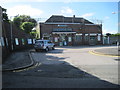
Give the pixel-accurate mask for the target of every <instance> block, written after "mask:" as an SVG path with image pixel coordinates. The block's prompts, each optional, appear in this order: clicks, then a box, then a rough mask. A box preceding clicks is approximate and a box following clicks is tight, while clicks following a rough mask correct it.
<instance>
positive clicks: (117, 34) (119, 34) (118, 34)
mask: <svg viewBox="0 0 120 90" xmlns="http://www.w3.org/2000/svg"><path fill="white" fill-rule="evenodd" d="M110 36H120V33H116V34H111V35H110Z"/></svg>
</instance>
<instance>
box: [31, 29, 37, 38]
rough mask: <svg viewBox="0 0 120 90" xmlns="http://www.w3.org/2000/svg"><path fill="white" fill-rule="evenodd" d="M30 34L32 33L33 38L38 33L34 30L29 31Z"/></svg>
mask: <svg viewBox="0 0 120 90" xmlns="http://www.w3.org/2000/svg"><path fill="white" fill-rule="evenodd" d="M30 35H32V36H33V37H34V38H37V35H38V33H37V32H36V31H31V32H30Z"/></svg>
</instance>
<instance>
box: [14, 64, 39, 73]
mask: <svg viewBox="0 0 120 90" xmlns="http://www.w3.org/2000/svg"><path fill="white" fill-rule="evenodd" d="M40 64H41V63H36V64H35V65H33V66H31V67H27V68H24V69H19V70H13V72H22V71H27V70H30V69H33V68H36V67H37V66H40Z"/></svg>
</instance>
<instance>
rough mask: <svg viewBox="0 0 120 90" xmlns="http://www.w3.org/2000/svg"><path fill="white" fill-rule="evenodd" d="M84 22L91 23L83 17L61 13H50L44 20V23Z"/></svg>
mask: <svg viewBox="0 0 120 90" xmlns="http://www.w3.org/2000/svg"><path fill="white" fill-rule="evenodd" d="M83 21H84V23H85V24H93V23H92V22H90V21H88V20H86V19H84V18H78V17H64V16H62V15H52V16H51V17H50V18H49V19H48V20H46V23H51V22H53V23H58V22H59V23H62V22H65V23H83Z"/></svg>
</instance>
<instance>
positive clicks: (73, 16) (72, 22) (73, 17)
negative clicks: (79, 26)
mask: <svg viewBox="0 0 120 90" xmlns="http://www.w3.org/2000/svg"><path fill="white" fill-rule="evenodd" d="M74 20H75V15H73V19H72V23H74Z"/></svg>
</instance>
